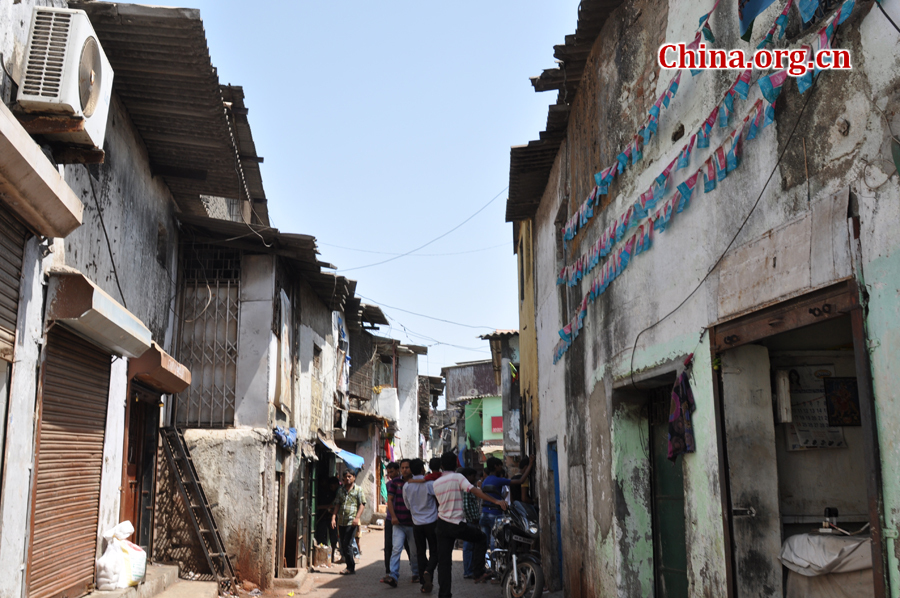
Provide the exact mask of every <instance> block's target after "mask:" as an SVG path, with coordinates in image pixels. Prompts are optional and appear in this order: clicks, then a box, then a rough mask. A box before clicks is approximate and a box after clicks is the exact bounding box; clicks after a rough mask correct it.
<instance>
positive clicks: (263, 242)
mask: <svg viewBox="0 0 900 598" xmlns="http://www.w3.org/2000/svg"><path fill="white" fill-rule="evenodd" d="M178 219H179V220H180V221H181V223H182V227H183V230H184V234H185V236H187V237H189V238H193V239H195V240H196V241H197V242H200V243H211V244H214V245H224V246H227V247H234V248H235V249H243V250H248V251H256V252H261V253H271V254H274V255H278V256H281V257H284V258H286V259H287V260H289V262H290V263H291V265H292V266H293V269H294V270H295V271H296V272H297V274H298V275H299V276H301V277H302V278H303V279H304V280H306V281H307V282H308V283H309V285H310V286H311V287H312V289H313V291H314V292H315V293H316V295H317V296H318V297H319V299H321V300H322V302H323V303H324V304H325V305H327V306H328V307H329V308H330V309H343V308H344V305H345V303H346V301H347V299H348V298H350V297H351V296H352V291H353V290H354V289H355V288H356V282H355V281H351V280H347V279H346V278H344V277H343V276H335V275H334V274H331V273H328V272H322V268H323V267H324V268H334V266H333V265H331V264H328V263H325V262H321V261H319V259H318V257H317V256H318V254H319V252H318V250H317V249H316V238H315V237H312V236H310V235H297V234H290V233H280V232H278V230H277V229H274V228H271V227H267V226H261V225H250V224H245V223H242V222H231V221H230V220H219V219H216V218H207V217H205V216H193V215H190V214H178Z"/></svg>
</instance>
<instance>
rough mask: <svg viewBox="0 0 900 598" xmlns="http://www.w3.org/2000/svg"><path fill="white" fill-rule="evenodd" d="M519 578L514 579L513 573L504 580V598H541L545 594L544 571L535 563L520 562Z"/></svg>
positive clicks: (518, 566)
mask: <svg viewBox="0 0 900 598" xmlns="http://www.w3.org/2000/svg"><path fill="white" fill-rule="evenodd" d="M516 570H517V573H518V576H517V577H518V578H517V579H513V573H512V571H509V572H508V573H507V575H506V579H504V580H503V598H540V596H541V595H542V594H543V593H544V570H543V569H541V566H540V565H539V564H538V563H535V562H534V561H530V560H527V561H519V562H518V563H517V567H516Z"/></svg>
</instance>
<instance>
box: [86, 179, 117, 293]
mask: <svg viewBox="0 0 900 598" xmlns="http://www.w3.org/2000/svg"><path fill="white" fill-rule="evenodd" d="M84 171H85V172H86V173H87V178H88V184H90V186H91V197H93V198H94V206H95V207H96V208H97V215H98V216H99V217H100V228H102V229H103V237H104V238H105V239H106V249H107V251H109V263H110V264H112V271H113V277H114V278H115V279H116V288H118V289H119V297H121V298H122V307H124V308H125V309H128V304H127V303H126V302H125V293H123V292H122V285H121V284H119V272H118V270H116V260H115V258H114V257H113V250H112V245H111V244H110V242H109V234H108V233H107V232H106V223H105V222H104V221H103V210H101V209H100V202H99V201H97V192H96V191H95V190H94V178H93V177H92V176H91V171H90V169H89V168H88V167H87V164H85V165H84Z"/></svg>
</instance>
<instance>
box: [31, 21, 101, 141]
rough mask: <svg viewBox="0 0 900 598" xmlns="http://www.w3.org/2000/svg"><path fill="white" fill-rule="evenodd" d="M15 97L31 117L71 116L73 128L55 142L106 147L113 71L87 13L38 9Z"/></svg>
mask: <svg viewBox="0 0 900 598" xmlns="http://www.w3.org/2000/svg"><path fill="white" fill-rule="evenodd" d="M22 72H23V76H22V80H21V84H20V86H19V93H18V96H17V97H16V99H17V101H18V103H19V107H20V108H21V109H22V110H24V111H26V112H30V113H41V114H48V113H49V114H57V115H65V116H71V117H72V118H73V120H75V121H79V120H81V119H83V125H82V124H81V123H77V122H76V123H75V125H74V126H71V127H64V129H65V132H54V133H51V134H47V135H45V136H46V137H48V138H49V139H51V140H54V141H61V142H65V143H70V144H75V145H82V146H87V147H96V148H102V147H103V137H104V135H105V133H106V119H107V116H108V115H109V100H110V96H111V94H112V82H113V71H112V67H111V66H110V65H109V61H108V60H107V59H106V54H104V53H103V48H101V47H100V42H99V40H98V39H97V34H96V33H95V32H94V28H93V27H92V26H91V21H90V19H89V18H88V16H87V13H85V12H84V11H83V10H72V9H68V8H43V7H38V8H35V9H34V14H33V15H32V18H31V31H30V32H29V34H28V46H27V47H26V50H25V67H24V69H23V71H22Z"/></svg>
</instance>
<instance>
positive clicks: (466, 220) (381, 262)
mask: <svg viewBox="0 0 900 598" xmlns="http://www.w3.org/2000/svg"><path fill="white" fill-rule="evenodd" d="M507 189H509V185H507V186H506V187H504V188H503V189H502V190H501V191H500V193H498V194H497V195H495V196H494V197H492V198H491V200H490V201H489V202H487V203H486V204H484V205H483V206H481V207H480V208H478V210H477V211H476V212H475V213H474V214H472V215H471V216H469V217H468V218H466V219H465V220H463V221H462V222H460V223H459V224H457V225H456V226H454V227H453V228H451V229H450V230H448V231H447V232H445V233H444V234H442V235H440V236H439V237H435V238H434V239H432V240H430V241H428V242H427V243H425V244H424V245H420V246H418V247H416V248H415V249H411V250H409V251H407V252H406V253H401V254H400V255H395V256H394V257H391V258H388V259H386V260H382V261H380V262H375V263H374V264H366V265H365V266H354V267H353V268H344V269H343V270H342V272H350V271H351V270H362V269H363V268H371V267H373V266H380V265H382V264H387V263H388V262H393V261H394V260H399V259H400V258H401V257H406V256H407V255H410V254H412V253H415V252H417V251H419V250H420V249H425V248H426V247H428V246H429V245H431V244H432V243H434V242H436V241H439V240H441V239H443V238H444V237H446V236H447V235H449V234H450V233H452V232H453V231H455V230H457V229H459V228H460V227H462V225H464V224H465V223H467V222H468V221H469V220H471V219H472V218H474V217H475V216H477V215H478V214H480V213H481V212H483V211H484V210H485V209H487V207H488V206H489V205H491V204H492V203H494V201H496V200H497V198H498V197H500V196H501V195H503V193H504V192H505V191H506V190H507ZM335 271H337V270H335Z"/></svg>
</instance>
